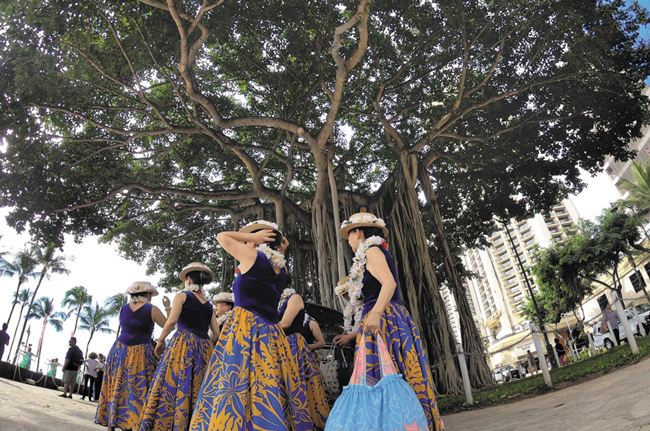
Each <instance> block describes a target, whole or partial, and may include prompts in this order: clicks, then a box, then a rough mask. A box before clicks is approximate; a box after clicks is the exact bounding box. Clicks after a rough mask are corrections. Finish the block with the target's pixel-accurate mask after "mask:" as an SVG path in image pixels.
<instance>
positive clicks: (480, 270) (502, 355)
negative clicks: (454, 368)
mask: <svg viewBox="0 0 650 431" xmlns="http://www.w3.org/2000/svg"><path fill="white" fill-rule="evenodd" d="M578 218H579V214H578V211H577V209H576V207H575V205H574V204H573V202H572V201H571V199H565V200H563V201H562V202H560V203H559V204H557V205H556V206H554V207H553V208H552V210H551V211H550V212H548V213H543V214H536V215H535V216H534V217H532V218H529V219H527V220H520V221H517V220H509V221H508V222H507V223H506V224H505V225H503V226H502V229H500V230H498V231H496V232H494V233H493V234H492V235H491V236H490V237H489V238H488V241H489V242H490V246H488V247H486V248H484V249H474V250H468V251H467V252H466V253H465V254H464V256H463V260H464V263H465V265H466V267H467V268H468V269H469V270H470V271H472V272H473V273H474V274H475V275H476V276H475V277H473V278H469V279H467V280H466V282H467V285H468V287H469V289H468V291H469V292H470V294H471V296H472V298H473V300H474V306H475V309H476V313H477V317H478V320H479V321H480V322H481V327H482V333H483V334H484V336H485V337H487V339H488V341H489V348H488V352H489V353H490V356H491V361H492V365H493V366H496V365H498V364H514V363H516V362H518V361H521V360H523V358H524V356H525V355H526V350H528V349H530V348H531V346H532V344H531V343H532V340H531V339H530V337H529V335H530V331H529V329H528V323H529V322H528V320H527V319H526V318H525V317H524V316H523V314H522V311H523V308H524V304H525V301H526V300H527V299H528V298H529V297H530V292H531V291H532V292H535V293H537V292H539V289H538V287H537V285H536V284H535V279H534V277H533V276H532V273H531V271H530V267H531V265H532V264H533V254H534V252H535V250H537V248H539V247H541V248H544V247H548V246H549V245H551V244H553V243H555V242H560V243H561V242H562V241H564V240H566V238H567V236H566V234H567V232H566V230H567V229H572V228H574V224H575V223H576V221H577V220H578ZM526 337H527V338H526Z"/></svg>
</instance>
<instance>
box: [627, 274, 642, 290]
mask: <svg viewBox="0 0 650 431" xmlns="http://www.w3.org/2000/svg"><path fill="white" fill-rule="evenodd" d="M630 282H631V283H632V287H634V291H635V292H640V291H641V290H643V288H644V287H645V286H646V284H645V280H644V279H643V276H642V275H641V273H640V272H639V271H637V272H636V274H632V275H630Z"/></svg>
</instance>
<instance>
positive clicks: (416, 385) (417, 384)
mask: <svg viewBox="0 0 650 431" xmlns="http://www.w3.org/2000/svg"><path fill="white" fill-rule="evenodd" d="M387 234H388V229H386V224H385V223H384V221H383V220H382V219H380V218H377V217H376V216H375V215H373V214H371V213H368V212H365V208H362V209H361V212H359V213H357V214H353V215H352V216H351V217H350V219H349V220H346V221H344V222H343V224H342V225H341V230H340V235H341V237H343V238H345V239H347V240H348V243H349V244H350V247H351V248H352V250H354V252H355V256H354V259H353V264H352V267H351V268H350V281H349V286H348V290H347V294H348V295H349V298H350V299H349V300H350V307H351V308H350V309H348V310H346V312H345V313H344V318H345V327H346V330H348V331H349V332H353V331H354V330H355V329H357V328H356V326H358V333H359V335H358V336H357V345H358V344H359V340H360V337H361V336H363V335H362V334H364V333H368V334H372V335H374V336H375V337H382V338H383V339H384V341H385V342H386V346H387V347H388V351H389V353H390V355H391V357H392V359H393V362H394V364H395V365H396V366H397V367H398V369H399V373H400V374H402V376H403V377H404V380H406V382H407V383H408V384H409V385H410V386H411V387H412V388H413V390H414V391H415V393H416V394H417V396H418V399H419V400H420V404H421V405H422V408H423V409H424V412H425V414H426V416H427V420H428V423H429V429H430V430H432V431H440V430H442V429H444V426H443V425H442V421H441V420H440V414H439V413H438V407H437V405H436V399H435V395H434V391H433V380H432V379H431V371H430V370H429V361H428V360H427V356H426V352H425V350H424V346H423V345H422V341H421V340H420V333H419V331H418V329H417V328H416V327H415V325H414V323H413V319H412V318H411V315H410V314H409V312H408V311H407V310H406V308H405V307H404V305H402V299H401V295H400V292H399V285H398V279H397V269H396V267H395V262H394V261H393V257H392V256H391V254H390V253H389V252H388V250H387V244H386V242H385V241H384V237H385V235H387ZM353 317H354V322H355V326H352V323H351V322H352V318H353ZM366 348H367V353H366V360H367V366H366V367H367V368H366V372H367V374H368V376H370V377H372V378H374V379H376V380H380V379H381V372H380V366H379V358H378V356H377V344H376V342H375V340H374V339H373V340H372V342H368V341H367V342H366Z"/></svg>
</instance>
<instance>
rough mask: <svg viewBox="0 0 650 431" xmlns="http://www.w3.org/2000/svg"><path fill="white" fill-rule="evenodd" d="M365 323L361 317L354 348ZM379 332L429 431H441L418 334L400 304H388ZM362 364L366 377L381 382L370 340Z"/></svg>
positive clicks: (377, 359)
mask: <svg viewBox="0 0 650 431" xmlns="http://www.w3.org/2000/svg"><path fill="white" fill-rule="evenodd" d="M365 321H366V316H363V320H362V322H361V325H360V328H359V335H357V346H358V345H359V341H360V340H361V336H362V335H361V334H363V325H364V323H365ZM379 331H380V332H379V333H380V334H381V336H382V337H383V339H384V341H385V342H386V347H388V352H389V353H390V356H391V358H392V359H393V362H394V364H395V365H396V367H397V372H398V373H400V374H401V375H402V377H403V378H404V380H406V382H407V383H408V384H409V385H410V386H411V388H413V390H414V391H415V394H416V395H417V397H418V399H419V400H420V404H421V405H422V408H423V409H424V413H425V414H426V416H427V422H428V423H429V430H431V431H442V426H441V422H440V413H438V406H437V405H436V396H435V393H434V391H433V379H432V378H431V370H430V369H429V360H428V359H427V355H426V352H425V350H424V346H423V345H422V340H421V339H420V332H419V331H418V330H417V328H416V327H415V324H414V323H413V319H412V318H411V315H410V314H409V312H408V310H406V308H405V307H404V306H403V305H402V304H397V303H394V302H391V303H389V304H388V306H387V307H386V311H385V312H384V314H383V315H382V317H381V324H380V330H379ZM371 340H372V341H371ZM355 354H356V352H355ZM366 362H367V365H366V374H367V376H368V377H372V378H374V379H376V380H381V372H380V366H379V357H378V356H377V344H376V342H375V341H374V339H373V338H372V337H369V338H368V339H367V340H366Z"/></svg>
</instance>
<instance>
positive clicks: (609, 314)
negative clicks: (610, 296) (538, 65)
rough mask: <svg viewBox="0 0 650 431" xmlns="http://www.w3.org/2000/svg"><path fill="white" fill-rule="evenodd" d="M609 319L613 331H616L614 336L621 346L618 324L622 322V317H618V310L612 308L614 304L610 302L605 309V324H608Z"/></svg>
mask: <svg viewBox="0 0 650 431" xmlns="http://www.w3.org/2000/svg"><path fill="white" fill-rule="evenodd" d="M607 321H609V324H610V325H611V326H612V332H613V333H614V337H616V344H618V345H619V346H620V345H621V338H620V337H619V333H618V325H620V324H621V318H620V317H618V312H617V311H616V310H612V304H610V303H609V302H608V303H607V305H606V306H605V310H604V311H603V325H607V323H606V322H607Z"/></svg>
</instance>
